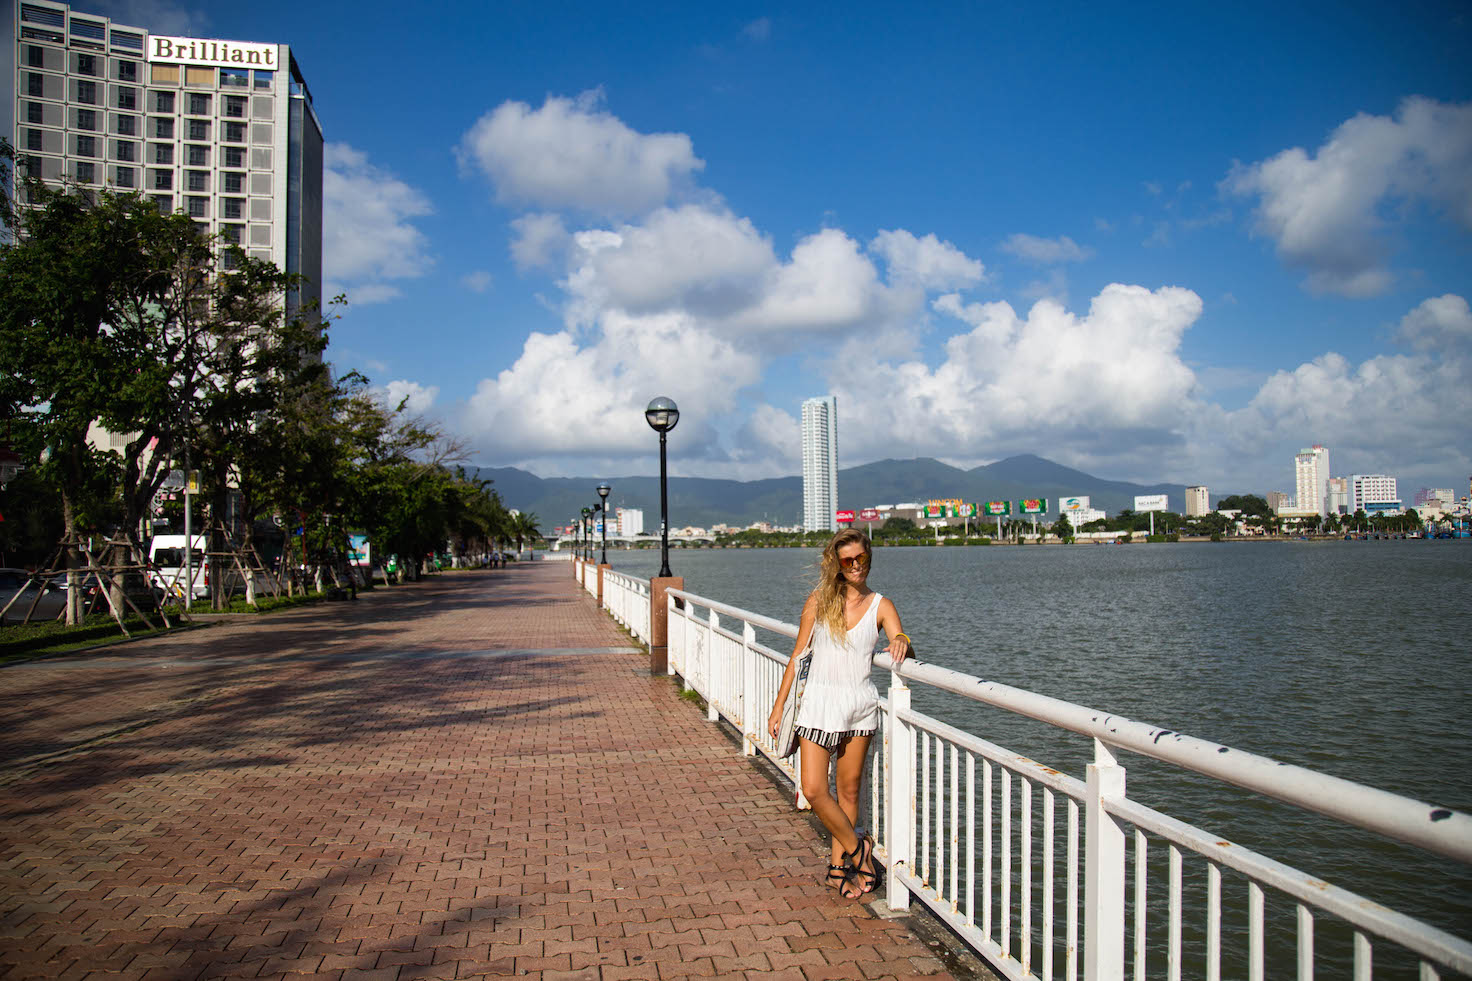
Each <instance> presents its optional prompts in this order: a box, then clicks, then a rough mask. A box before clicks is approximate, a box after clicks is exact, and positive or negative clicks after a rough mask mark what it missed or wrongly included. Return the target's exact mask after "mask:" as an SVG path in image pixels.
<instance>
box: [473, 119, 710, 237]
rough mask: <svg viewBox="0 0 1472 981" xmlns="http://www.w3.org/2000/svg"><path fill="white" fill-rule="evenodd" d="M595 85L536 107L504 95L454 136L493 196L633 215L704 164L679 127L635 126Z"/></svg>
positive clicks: (658, 202)
mask: <svg viewBox="0 0 1472 981" xmlns="http://www.w3.org/2000/svg"><path fill="white" fill-rule="evenodd" d="M602 100H603V94H602V92H601V91H600V90H595V91H593V92H585V93H583V94H582V95H581V96H579V97H578V98H576V99H569V98H566V97H562V96H548V97H547V99H546V101H545V102H543V103H542V106H541V108H538V109H533V108H532V107H531V106H530V105H528V104H527V103H525V102H516V101H507V102H503V103H502V104H501V105H499V106H498V107H496V108H495V109H494V110H492V111H491V112H489V113H487V114H486V115H484V116H482V117H481V118H480V119H479V120H477V121H476V123H475V125H474V126H472V127H471V128H470V131H469V132H467V133H466V134H465V136H464V138H463V139H462V140H461V142H460V146H459V156H460V159H461V161H462V163H464V164H465V165H467V166H469V167H471V168H473V169H475V170H478V171H480V172H481V173H483V174H484V175H485V176H486V177H488V178H489V179H490V180H491V182H492V184H493V185H494V186H495V189H496V198H497V200H499V201H501V202H503V203H506V204H513V205H529V206H531V207H535V208H542V209H548V210H559V209H572V210H577V211H584V212H590V213H593V214H600V215H635V214H641V213H643V212H645V211H648V210H649V209H651V208H655V207H658V206H659V205H661V204H663V203H665V201H667V200H668V199H669V198H670V196H671V194H672V193H673V192H674V191H675V190H676V189H677V188H678V187H680V186H681V185H682V184H684V183H685V182H687V181H688V180H689V179H690V177H691V175H692V174H694V173H695V172H696V171H699V170H700V169H702V168H703V167H704V166H705V162H704V161H703V160H701V159H700V158H698V157H696V156H695V151H694V148H693V146H692V144H691V142H690V137H689V136H687V135H685V134H684V133H640V132H637V131H636V130H634V129H632V128H630V127H629V126H628V125H627V124H625V123H624V122H623V121H622V120H620V119H618V118H617V117H616V116H614V115H612V114H611V113H609V112H607V111H605V110H603V109H602V108H601V104H602Z"/></svg>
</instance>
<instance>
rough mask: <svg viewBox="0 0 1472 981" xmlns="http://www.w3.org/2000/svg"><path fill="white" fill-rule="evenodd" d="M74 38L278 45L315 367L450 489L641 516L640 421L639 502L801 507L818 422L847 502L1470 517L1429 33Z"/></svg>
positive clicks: (1470, 273)
mask: <svg viewBox="0 0 1472 981" xmlns="http://www.w3.org/2000/svg"><path fill="white" fill-rule="evenodd" d="M10 2H11V3H14V2H15V0H10ZM7 9H8V8H7ZM74 9H76V10H80V11H91V12H95V13H100V14H105V15H109V16H113V17H115V18H116V19H118V20H119V21H120V22H122V23H146V24H148V25H150V27H151V29H153V30H156V31H159V32H160V33H164V34H169V35H174V36H178V37H180V38H184V39H186V40H187V39H190V38H214V39H221V40H226V41H243V40H247V39H252V38H269V39H272V40H274V41H279V42H281V43H285V44H289V45H290V47H291V52H292V55H293V57H294V58H296V59H297V60H298V62H299V63H300V65H301V67H302V72H303V75H304V77H306V78H309V79H310V80H311V91H312V97H313V105H314V107H315V108H316V111H317V112H318V113H319V114H320V116H321V118H322V120H323V121H324V130H325V132H324V137H325V139H326V140H327V146H326V151H325V168H326V173H325V180H324V187H323V191H324V239H323V247H324V254H323V265H324V279H325V283H324V289H323V292H324V294H325V295H327V296H331V295H334V294H335V293H337V292H338V291H339V290H341V291H344V292H346V293H347V295H348V297H349V300H350V305H349V306H348V307H347V308H346V310H345V311H343V315H342V317H341V319H338V320H336V321H334V325H333V330H332V344H331V347H330V348H329V349H328V352H327V357H328V358H329V359H330V360H331V362H332V363H333V365H334V367H335V368H336V369H337V370H338V371H339V372H344V371H347V370H359V371H361V372H363V373H364V374H365V375H366V376H367V377H368V378H370V379H371V381H372V383H373V385H374V386H375V387H376V388H378V389H379V390H380V391H381V392H383V394H384V396H385V398H387V399H390V400H392V401H393V402H395V403H397V402H399V401H403V400H406V401H407V404H408V406H409V407H410V408H411V409H412V410H413V411H415V412H422V413H425V414H426V415H428V416H429V417H431V418H434V419H437V420H439V421H440V422H441V423H442V424H443V425H444V427H445V428H446V430H447V431H448V432H449V433H450V434H451V435H453V436H454V437H456V438H457V439H459V440H460V441H461V442H462V443H463V445H465V446H466V447H467V448H468V450H469V462H471V463H474V464H479V465H484V466H511V465H514V466H520V467H524V468H526V469H529V470H533V471H536V472H538V473H543V474H548V475H554V474H578V473H587V472H601V473H608V474H621V473H644V474H652V473H655V472H657V462H656V460H657V441H656V440H654V439H653V438H651V434H650V432H649V430H648V427H647V426H646V425H645V423H644V421H643V415H642V410H643V407H644V405H645V404H647V402H648V400H649V399H650V398H651V397H653V396H654V395H657V394H665V395H668V396H670V397H672V398H674V399H675V400H676V401H677V402H678V403H679V405H680V408H681V411H682V419H681V423H680V427H679V428H678V429H677V430H675V431H674V432H673V433H671V435H670V447H669V449H670V467H671V472H672V473H674V474H681V475H692V476H710V477H735V478H751V477H763V476H773V475H778V474H791V473H797V472H799V471H800V465H801V457H800V447H799V446H798V444H797V442H796V441H795V440H794V439H793V438H792V433H793V432H794V431H796V429H797V427H798V424H799V418H798V417H799V414H800V407H801V403H802V400H803V399H804V398H806V397H807V396H808V395H810V394H812V393H813V392H814V391H821V392H828V393H831V394H833V395H836V396H837V397H838V399H839V401H840V403H841V404H842V405H843V407H844V448H843V453H844V459H845V462H846V463H848V464H858V463H864V462H868V461H875V460H880V459H885V458H896V459H909V458H913V457H935V458H937V459H941V460H944V461H947V462H949V463H952V464H955V465H957V466H960V467H963V468H969V467H973V466H976V465H979V464H982V463H985V462H987V461H995V460H1000V459H1004V458H1006V457H1009V456H1013V455H1016V454H1021V453H1038V454H1041V455H1044V456H1046V457H1048V458H1049V459H1054V460H1058V461H1060V462H1062V463H1066V464H1068V465H1069V466H1072V467H1076V468H1079V469H1083V470H1086V471H1089V472H1092V473H1097V474H1102V475H1105V476H1107V477H1109V478H1111V479H1116V480H1126V481H1142V482H1143V481H1170V482H1176V483H1181V484H1206V485H1209V486H1214V487H1222V488H1228V489H1236V488H1242V489H1244V490H1245V489H1249V488H1262V489H1282V490H1285V491H1287V490H1289V488H1288V487H1286V486H1284V484H1283V480H1284V477H1283V476H1282V472H1283V464H1282V461H1283V460H1284V459H1285V458H1291V456H1292V454H1293V453H1294V452H1295V451H1296V450H1298V449H1299V448H1301V447H1303V446H1308V445H1311V444H1312V443H1314V442H1319V443H1322V444H1324V445H1326V446H1332V447H1333V450H1334V465H1335V468H1336V472H1339V473H1345V474H1350V473H1363V474H1376V473H1384V474H1391V475H1395V476H1396V477H1397V478H1398V479H1399V480H1400V481H1401V483H1402V485H1403V486H1408V487H1414V486H1420V485H1426V486H1459V485H1461V484H1462V483H1463V482H1464V480H1465V478H1466V476H1467V474H1469V473H1472V431H1469V427H1468V426H1467V425H1466V424H1465V420H1466V419H1468V418H1472V308H1469V305H1468V302H1467V299H1468V297H1472V73H1469V72H1468V71H1467V70H1466V64H1465V52H1466V51H1467V50H1469V49H1472V17H1468V16H1467V11H1466V8H1465V5H1462V4H1455V3H1444V2H1436V0H1432V2H1429V3H1426V4H1418V5H1415V6H1413V7H1389V6H1383V5H1379V6H1377V5H1368V4H1358V5H1356V4H1351V5H1350V6H1349V7H1345V6H1344V5H1342V4H1333V5H1331V4H1326V3H1309V4H1298V5H1282V4H1278V5H1272V6H1268V5H1266V4H1260V5H1253V4H1250V3H1249V4H1248V5H1247V6H1246V7H1243V6H1240V5H1238V6H1233V7H1197V6H1179V7H1167V8H1158V7H1151V8H1127V7H1126V8H1111V7H1101V6H1098V5H1089V4H1066V5H1062V6H1055V7H1038V6H1035V5H1022V6H1015V7H1007V6H1005V5H1004V6H997V5H938V6H925V5H921V6H911V7H907V8H895V7H893V6H880V5H878V4H874V3H866V2H864V0H858V2H857V3H856V4H853V5H850V6H848V7H845V8H844V9H843V11H842V13H841V15H838V14H835V13H834V12H832V11H828V10H825V9H822V8H803V7H801V6H792V7H787V8H781V9H770V10H762V9H760V8H754V9H751V10H745V11H735V10H733V9H731V8H729V7H723V6H720V5H714V6H699V5H686V6H683V7H674V8H668V9H665V10H662V11H661V14H660V16H658V17H637V16H630V15H629V11H628V10H626V9H622V8H617V7H610V6H608V5H606V4H589V3H579V2H576V0H574V2H572V3H570V4H565V5H562V6H559V7H556V8H506V7H485V6H483V5H479V4H469V3H464V2H459V0H450V2H449V3H447V4H444V5H441V6H438V7H436V8H435V15H434V16H433V17H417V16H412V17H405V16H402V13H403V11H402V10H401V8H399V7H393V6H390V5H387V4H383V3H379V2H376V0H364V2H363V3H360V4H357V5H355V6H354V7H353V9H352V13H353V16H352V17H351V18H350V19H348V20H347V21H345V20H344V18H343V14H342V10H341V9H339V8H336V7H333V6H332V5H321V4H299V3H285V2H282V0H256V2H252V3H250V4H204V3H199V4H187V3H180V2H178V0H150V2H147V3H144V2H142V0H96V2H93V0H87V2H78V3H76V4H74ZM345 30H347V34H345V33H344V32H345ZM1304 38H1313V41H1314V43H1313V44H1311V45H1307V44H1304V43H1303V39H1304ZM367 65H375V66H378V67H381V68H387V67H390V66H391V67H392V72H393V76H394V77H395V79H397V80H396V81H393V82H390V83H385V84H373V85H365V84H364V69H365V66H367ZM875 65H883V67H884V70H883V71H875V70H874V66H875ZM1243 66H1250V67H1251V70H1244V69H1243ZM411 80H416V81H422V82H424V83H425V84H413V81H411ZM386 120H388V121H392V122H391V124H388V125H386V124H385V121H386Z"/></svg>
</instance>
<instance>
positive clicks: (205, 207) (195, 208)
mask: <svg viewBox="0 0 1472 981" xmlns="http://www.w3.org/2000/svg"><path fill="white" fill-rule="evenodd" d="M184 204H185V208H186V210H187V211H188V212H189V217H191V218H208V217H209V208H210V199H209V198H185V199H184Z"/></svg>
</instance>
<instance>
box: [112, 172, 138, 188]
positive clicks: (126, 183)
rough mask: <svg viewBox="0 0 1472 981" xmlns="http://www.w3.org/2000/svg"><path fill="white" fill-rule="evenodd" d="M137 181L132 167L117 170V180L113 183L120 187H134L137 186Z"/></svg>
mask: <svg viewBox="0 0 1472 981" xmlns="http://www.w3.org/2000/svg"><path fill="white" fill-rule="evenodd" d="M136 181H137V177H136V175H135V174H134V172H133V168H132V167H119V168H118V169H117V179H116V180H114V181H113V183H114V184H116V185H117V186H118V187H134V186H136Z"/></svg>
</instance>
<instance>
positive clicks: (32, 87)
mask: <svg viewBox="0 0 1472 981" xmlns="http://www.w3.org/2000/svg"><path fill="white" fill-rule="evenodd" d="M45 94H46V76H45V75H41V74H39V73H37V72H27V73H26V95H33V96H35V97H36V98H38V99H39V98H41V97H42V96H44V95H45Z"/></svg>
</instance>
